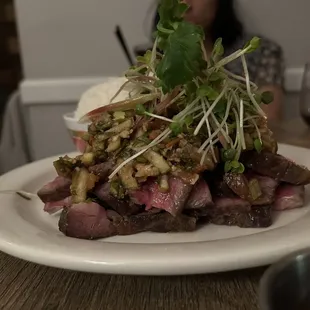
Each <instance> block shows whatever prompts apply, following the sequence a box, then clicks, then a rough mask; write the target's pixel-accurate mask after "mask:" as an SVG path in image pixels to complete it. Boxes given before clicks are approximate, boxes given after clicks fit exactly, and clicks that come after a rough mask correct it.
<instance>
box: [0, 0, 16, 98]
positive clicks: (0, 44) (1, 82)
mask: <svg viewBox="0 0 310 310" xmlns="http://www.w3.org/2000/svg"><path fill="white" fill-rule="evenodd" d="M20 79H21V62H20V49H19V43H18V36H17V29H16V22H15V11H14V5H13V0H0V92H1V93H6V94H9V93H11V92H12V91H13V90H15V89H16V88H17V86H18V83H19V81H20Z"/></svg>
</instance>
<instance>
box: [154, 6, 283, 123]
mask: <svg viewBox="0 0 310 310" xmlns="http://www.w3.org/2000/svg"><path fill="white" fill-rule="evenodd" d="M184 2H186V3H187V4H188V5H189V6H190V7H189V9H188V11H187V12H186V15H185V19H186V20H187V21H188V22H191V23H194V24H197V25H200V26H202V27H203V28H204V29H205V38H206V39H205V48H206V51H207V53H208V54H209V55H210V54H211V52H212V49H213V43H214V42H215V41H216V39H218V38H222V39H223V46H224V49H225V56H226V55H229V54H232V53H233V52H234V51H236V50H237V49H239V48H242V47H244V45H245V44H246V43H247V42H248V41H250V40H251V39H252V38H253V36H254V35H251V34H248V33H246V32H245V31H244V28H243V25H242V23H241V22H240V20H239V19H238V16H237V14H236V11H235V7H234V0H185V1H184ZM158 20H159V16H158V13H157V14H156V16H155V21H154V27H155V28H156V25H157V23H158ZM259 37H261V36H259ZM261 39H262V40H261V46H260V47H259V48H258V49H257V50H256V51H254V52H253V53H251V54H247V55H246V57H247V64H248V69H249V74H250V78H251V80H252V81H253V82H255V83H256V84H257V85H258V86H259V88H260V91H262V92H263V91H271V92H273V94H274V102H273V103H272V104H270V105H268V106H266V105H264V107H263V108H264V110H265V112H266V113H267V115H268V119H269V120H277V119H279V118H280V117H281V103H282V99H283V82H284V69H285V64H284V59H283V52H282V49H281V47H280V46H278V45H277V44H276V43H274V42H272V41H270V40H268V39H266V38H262V37H261ZM226 68H227V69H228V70H230V71H231V72H232V73H235V74H238V75H242V76H243V75H244V74H243V68H242V64H241V61H240V60H237V61H234V62H232V63H229V64H228V65H227V67H226Z"/></svg>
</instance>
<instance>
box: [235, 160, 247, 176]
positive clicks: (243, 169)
mask: <svg viewBox="0 0 310 310" xmlns="http://www.w3.org/2000/svg"><path fill="white" fill-rule="evenodd" d="M244 171H245V167H244V165H243V164H242V163H239V167H238V168H236V169H234V172H236V173H240V174H242V173H243V172H244Z"/></svg>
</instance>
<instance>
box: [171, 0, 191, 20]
mask: <svg viewBox="0 0 310 310" xmlns="http://www.w3.org/2000/svg"><path fill="white" fill-rule="evenodd" d="M188 9H189V6H188V4H186V3H183V2H182V3H179V4H178V5H177V7H176V8H175V12H174V16H175V17H176V18H179V19H183V17H184V14H185V13H186V11H187V10H188Z"/></svg>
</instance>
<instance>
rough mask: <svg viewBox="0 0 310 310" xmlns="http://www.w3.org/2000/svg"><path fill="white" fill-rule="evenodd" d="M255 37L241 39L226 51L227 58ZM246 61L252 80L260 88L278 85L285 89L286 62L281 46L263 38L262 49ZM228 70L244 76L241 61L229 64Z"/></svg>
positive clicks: (247, 57)
mask: <svg viewBox="0 0 310 310" xmlns="http://www.w3.org/2000/svg"><path fill="white" fill-rule="evenodd" d="M253 37H254V36H253V35H245V36H244V37H243V38H242V39H239V40H238V41H237V42H236V43H235V44H234V45H233V46H231V47H230V48H229V49H228V50H226V51H225V56H228V55H230V54H232V53H233V52H235V51H236V50H237V49H240V48H242V47H244V45H245V44H246V43H247V42H248V41H250V40H251V39H252V38H253ZM246 60H247V65H248V70H249V74H250V78H251V80H252V81H253V82H255V83H256V84H257V85H258V86H260V87H261V86H266V85H277V86H280V87H283V85H284V70H285V62H284V57H283V52H282V49H281V47H280V46H279V45H277V44H276V43H274V42H272V41H270V40H268V39H265V38H261V45H260V47H259V48H258V49H257V50H256V51H254V52H252V53H249V54H246ZM226 68H227V69H228V70H229V71H231V72H232V73H234V74H238V75H242V76H244V72H243V67H242V63H241V60H240V59H237V60H235V61H233V62H231V63H229V64H228V65H227V67H226Z"/></svg>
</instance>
